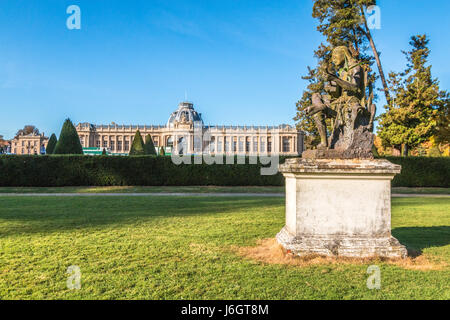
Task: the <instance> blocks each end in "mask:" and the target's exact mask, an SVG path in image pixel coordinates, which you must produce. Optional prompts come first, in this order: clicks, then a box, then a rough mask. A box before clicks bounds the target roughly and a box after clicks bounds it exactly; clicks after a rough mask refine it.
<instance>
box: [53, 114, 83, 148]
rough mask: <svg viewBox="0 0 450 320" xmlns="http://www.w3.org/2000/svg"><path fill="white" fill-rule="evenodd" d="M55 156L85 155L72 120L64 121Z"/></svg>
mask: <svg viewBox="0 0 450 320" xmlns="http://www.w3.org/2000/svg"><path fill="white" fill-rule="evenodd" d="M53 154H83V147H82V146H81V143H80V137H79V136H78V133H77V130H76V129H75V127H74V125H73V123H72V121H70V119H66V121H64V124H63V126H62V129H61V133H60V134H59V140H58V142H57V143H56V146H55V150H54V151H53Z"/></svg>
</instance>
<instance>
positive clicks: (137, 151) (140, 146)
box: [129, 129, 145, 156]
mask: <svg viewBox="0 0 450 320" xmlns="http://www.w3.org/2000/svg"><path fill="white" fill-rule="evenodd" d="M144 154H145V150H144V141H143V140H142V136H141V132H140V131H139V129H138V130H137V131H136V134H135V135H134V139H133V143H132V144H131V149H130V153H129V155H130V156H139V155H144Z"/></svg>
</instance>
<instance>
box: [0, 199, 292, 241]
mask: <svg viewBox="0 0 450 320" xmlns="http://www.w3.org/2000/svg"><path fill="white" fill-rule="evenodd" d="M283 205H284V201H283V199H279V198H264V199H263V198H258V199H256V198H244V197H243V198H227V199H225V198H214V197H193V198H188V197H167V198H155V197H142V198H134V197H113V198H111V197H95V198H77V197H67V198H60V197H48V198H44V197H41V198H39V197H36V198H19V197H15V198H14V197H11V198H6V199H3V201H2V206H1V207H0V225H2V227H1V228H0V238H1V237H7V236H11V235H19V234H20V235H23V234H36V233H43V234H48V233H52V232H65V231H71V230H75V229H76V230H80V229H89V228H102V227H107V226H108V225H113V224H124V225H125V224H135V223H136V222H149V221H152V222H155V221H157V220H161V221H162V220H164V219H168V218H174V217H175V218H177V217H184V216H191V217H199V218H201V217H210V218H211V217H212V216H215V215H218V214H223V213H239V214H240V213H243V214H246V213H247V212H246V210H248V212H258V211H265V210H267V209H269V210H270V209H271V208H276V207H283ZM283 213H284V209H280V214H283ZM157 223H160V222H159V221H157Z"/></svg>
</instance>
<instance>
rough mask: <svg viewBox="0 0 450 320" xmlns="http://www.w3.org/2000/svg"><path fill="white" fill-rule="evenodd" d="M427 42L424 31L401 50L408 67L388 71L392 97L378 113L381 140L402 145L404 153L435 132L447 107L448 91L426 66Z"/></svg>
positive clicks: (388, 143) (412, 38) (385, 143)
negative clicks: (380, 113) (403, 50)
mask: <svg viewBox="0 0 450 320" xmlns="http://www.w3.org/2000/svg"><path fill="white" fill-rule="evenodd" d="M428 43H429V40H428V38H427V36H426V35H417V36H413V37H411V41H410V45H411V47H412V49H411V50H410V51H407V52H403V53H404V54H405V56H406V59H407V61H408V63H407V68H406V70H405V71H404V72H402V73H395V72H392V73H390V75H389V85H390V89H391V92H392V94H393V99H392V102H391V104H388V105H387V106H385V109H386V112H385V113H384V114H382V115H381V116H380V121H379V127H378V132H379V136H380V138H381V139H382V141H383V144H384V145H394V146H395V145H403V155H404V156H406V155H408V154H409V150H410V149H411V148H414V147H416V146H418V145H419V144H421V143H423V142H425V141H427V140H429V139H430V138H431V137H432V136H433V135H435V134H436V133H437V132H438V122H439V119H440V117H441V116H442V113H445V110H446V108H448V102H449V98H448V93H447V92H446V91H441V90H440V89H439V81H438V80H437V79H434V78H433V77H432V75H431V65H429V66H427V62H428V56H429V55H430V49H429V48H428ZM447 112H448V109H447Z"/></svg>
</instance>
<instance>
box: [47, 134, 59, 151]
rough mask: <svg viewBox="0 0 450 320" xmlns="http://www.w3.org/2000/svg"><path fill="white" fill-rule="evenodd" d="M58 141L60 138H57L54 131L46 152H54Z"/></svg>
mask: <svg viewBox="0 0 450 320" xmlns="http://www.w3.org/2000/svg"><path fill="white" fill-rule="evenodd" d="M57 143H58V139H56V135H55V134H54V133H52V135H51V136H50V139H49V140H48V143H47V148H46V149H45V153H46V154H53V152H54V151H55V147H56V144H57Z"/></svg>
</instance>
